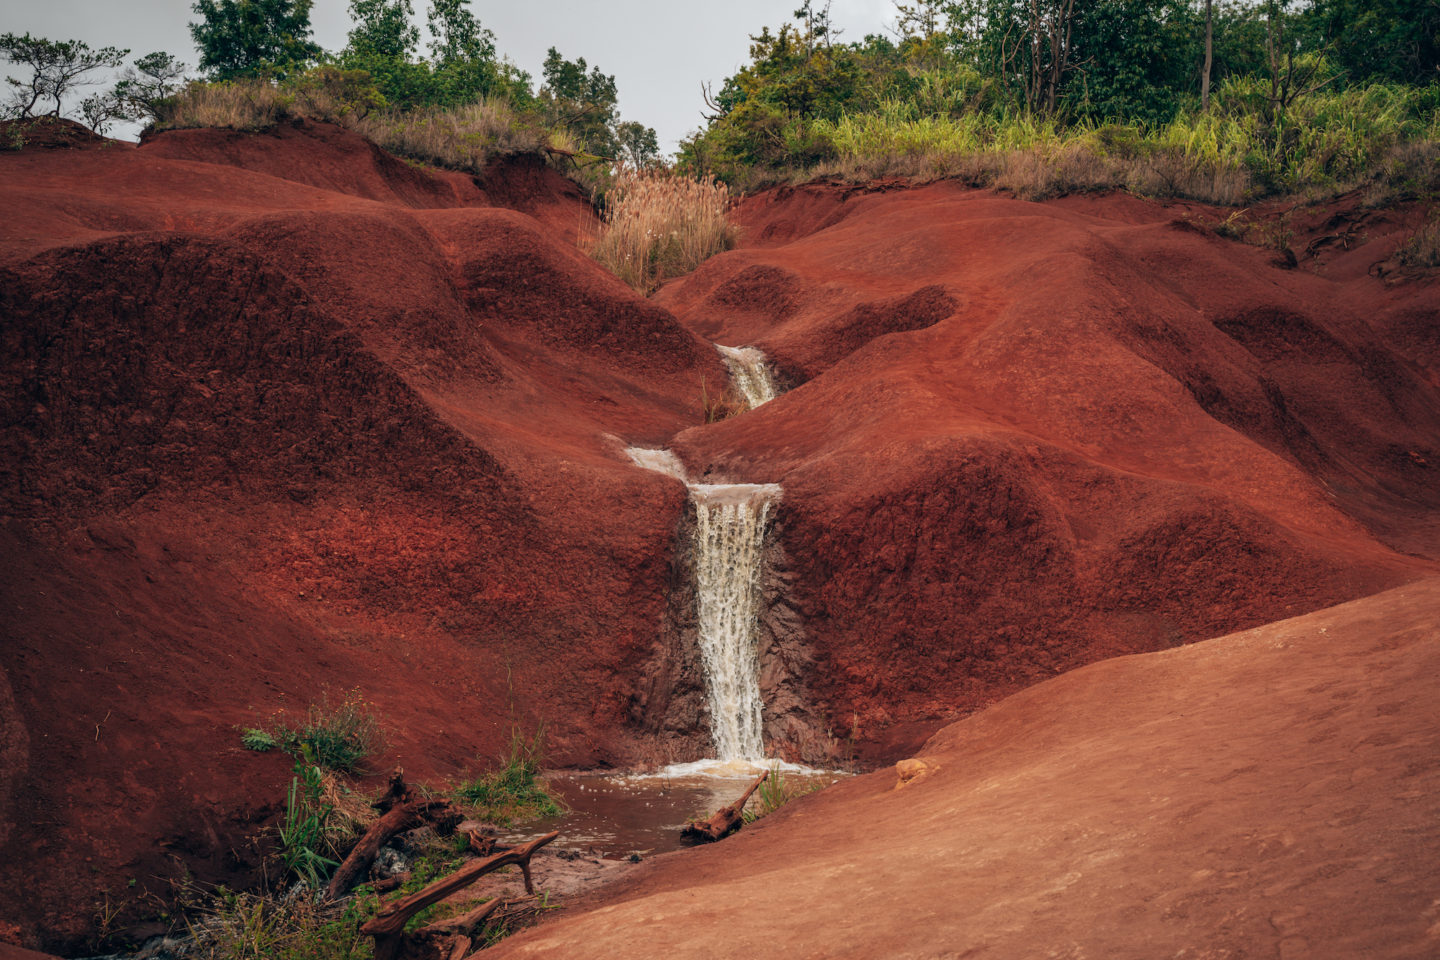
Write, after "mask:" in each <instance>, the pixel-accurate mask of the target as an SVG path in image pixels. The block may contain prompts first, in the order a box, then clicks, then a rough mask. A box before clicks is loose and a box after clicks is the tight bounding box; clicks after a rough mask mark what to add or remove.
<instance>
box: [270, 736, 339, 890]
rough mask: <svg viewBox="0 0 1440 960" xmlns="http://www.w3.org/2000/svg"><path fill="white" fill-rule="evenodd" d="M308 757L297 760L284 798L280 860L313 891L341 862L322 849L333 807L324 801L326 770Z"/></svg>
mask: <svg viewBox="0 0 1440 960" xmlns="http://www.w3.org/2000/svg"><path fill="white" fill-rule="evenodd" d="M306 753H307V756H305V757H302V758H301V759H299V760H297V761H295V775H294V776H293V777H291V779H290V792H289V794H288V795H287V797H286V801H285V820H284V821H283V822H282V823H281V824H280V862H281V863H282V864H283V865H284V867H285V872H286V874H288V875H291V876H294V877H296V878H297V879H299V880H303V881H304V882H305V883H306V884H307V885H308V886H309V887H310V888H311V889H312V890H318V889H320V887H321V885H322V884H323V883H324V881H325V878H326V877H328V876H329V874H330V871H331V870H333V869H334V868H335V867H338V866H339V865H340V862H339V861H338V860H332V859H330V858H329V857H327V856H326V855H325V853H324V852H323V851H324V850H325V849H326V848H327V847H328V844H327V843H326V827H327V825H328V824H329V821H330V813H331V811H332V810H333V809H334V808H333V807H331V806H330V805H329V804H327V803H325V802H324V799H323V796H324V790H325V788H324V773H323V771H321V769H320V768H319V767H317V766H315V764H314V763H313V762H312V761H311V760H310V758H309V756H308V749H307V750H306Z"/></svg>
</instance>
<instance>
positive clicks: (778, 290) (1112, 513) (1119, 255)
mask: <svg viewBox="0 0 1440 960" xmlns="http://www.w3.org/2000/svg"><path fill="white" fill-rule="evenodd" d="M1203 213H1205V211H1198V212H1196V214H1193V215H1192V214H1190V212H1189V211H1187V210H1186V209H1184V208H1178V207H1167V206H1163V205H1160V204H1155V203H1148V202H1143V201H1140V200H1136V199H1133V198H1128V197H1121V196H1114V197H1107V198H1103V199H1099V200H1096V199H1084V198H1077V199H1072V200H1068V201H1062V202H1055V203H1047V204H1035V203H1025V202H1020V201H1017V200H1013V199H1007V198H1004V197H1000V196H996V195H994V194H991V193H987V192H983V191H976V190H969V189H965V188H962V187H959V186H956V185H953V184H936V185H932V186H928V187H924V188H921V189H911V190H903V191H892V190H876V191H869V192H866V191H857V190H854V189H853V188H842V187H839V186H833V185H825V184H819V185H814V186H810V187H803V188H798V189H790V188H786V189H783V190H778V191H774V192H772V193H769V194H765V195H762V196H759V197H756V198H753V199H751V200H749V201H747V202H746V203H745V204H744V205H742V207H741V209H740V211H739V216H740V217H741V219H742V220H743V221H744V223H745V224H746V225H747V227H748V237H749V240H750V242H749V243H747V244H746V246H745V247H744V248H743V249H741V250H738V251H735V252H732V253H728V254H725V255H722V256H719V257H715V258H713V259H711V260H710V261H708V262H707V263H705V264H704V265H702V267H701V268H700V269H699V270H698V271H696V273H695V274H693V275H692V276H690V277H687V278H684V279H683V280H679V281H676V282H675V283H673V284H671V285H669V286H667V287H666V288H665V289H664V290H663V291H662V292H661V294H660V295H659V296H658V297H657V300H658V302H660V303H662V304H664V305H666V306H668V307H670V308H671V309H672V310H673V311H674V312H675V313H676V315H677V316H679V317H680V318H681V319H682V320H683V321H684V322H685V323H686V324H687V325H688V326H690V327H691V328H692V329H695V330H696V331H698V332H699V333H701V334H703V335H704V336H707V337H710V338H713V339H715V340H716V341H718V342H720V343H725V344H728V345H748V344H755V345H758V346H760V347H761V348H763V349H764V350H765V351H766V352H767V353H768V354H769V355H770V357H771V358H772V359H773V361H774V363H775V365H776V366H777V368H778V369H779V371H780V372H781V374H782V377H784V378H788V379H789V381H790V383H791V384H792V385H793V386H794V389H793V390H792V391H791V392H789V393H786V394H784V395H783V396H781V397H780V398H779V399H778V400H776V401H775V402H773V403H770V404H767V405H765V406H763V407H761V408H759V409H758V410H755V411H752V412H750V413H747V414H745V415H743V416H741V417H737V418H734V419H732V420H729V421H726V422H723V423H721V424H719V425H716V426H713V427H703V428H692V429H691V430H689V431H687V432H686V433H684V434H682V435H681V437H680V438H678V440H677V442H676V446H677V448H678V449H679V451H680V452H681V453H682V455H683V456H684V458H685V460H686V461H687V462H688V463H689V464H690V465H691V467H692V469H693V471H694V472H695V473H704V474H706V475H708V476H712V477H714V476H723V477H727V478H731V479H737V480H739V479H743V480H749V481H756V482H778V483H782V484H783V485H784V487H785V491H786V495H785V500H784V503H783V504H782V506H781V508H780V511H779V514H778V521H777V522H778V523H779V524H780V526H781V534H780V539H781V540H782V541H783V543H784V545H785V550H786V553H787V555H788V558H789V559H790V561H791V563H792V565H793V568H794V569H793V570H792V571H791V573H792V576H793V586H792V588H791V589H792V594H793V596H794V599H795V602H796V604H797V606H798V608H799V609H800V611H801V612H802V614H803V619H804V629H805V631H806V632H807V634H808V636H809V637H811V638H813V641H814V644H813V645H814V649H815V651H816V656H817V658H818V666H817V668H816V669H815V671H814V674H813V676H814V683H815V686H814V688H813V691H812V692H813V694H814V695H815V696H817V697H818V698H819V699H820V701H821V702H822V703H825V704H826V705H827V706H829V708H830V715H831V717H832V718H833V719H834V720H836V721H839V722H837V723H836V728H837V729H839V730H841V731H843V730H845V729H846V728H847V727H848V726H849V725H850V723H851V722H854V721H852V720H851V718H852V717H854V718H856V719H857V720H858V723H859V726H860V727H861V729H862V730H874V729H876V728H884V727H887V726H891V725H894V724H906V723H918V724H921V727H920V729H924V727H923V724H924V723H925V722H926V721H929V722H932V723H933V722H934V721H936V720H938V719H940V718H943V717H946V716H955V715H956V710H957V708H958V709H962V710H963V709H966V708H973V707H974V706H978V705H981V704H984V703H986V702H988V701H990V700H992V699H994V697H996V696H997V695H998V694H1000V693H1003V692H1006V691H1010V690H1014V689H1018V688H1019V687H1021V686H1024V685H1025V684H1027V683H1031V682H1034V681H1035V680H1038V679H1042V678H1044V677H1046V676H1049V675H1051V674H1054V673H1056V672H1059V671H1061V670H1065V669H1068V668H1070V667H1073V666H1075V665H1077V664H1079V663H1083V662H1087V661H1090V660H1093V659H1097V658H1099V657H1102V656H1109V655H1114V654H1119V653H1126V652H1132V651H1139V650H1153V649H1156V648H1162V647H1166V646H1172V645H1175V644H1179V643H1183V642H1187V641H1193V640H1197V639H1201V638H1204V637H1208V636H1214V635H1216V634H1219V633H1224V632H1227V631H1231V630H1235V629H1239V628H1243V627H1248V626H1253V625H1256V624H1260V623H1265V622H1268V621H1271V620H1275V619H1278V618H1280V617H1284V616H1286V615H1289V614H1293V613H1297V612H1300V611H1303V610H1307V609H1314V608H1317V607H1321V606H1325V605H1328V604H1332V603H1336V602H1339V601H1342V600H1346V599H1350V598H1354V597H1358V596H1363V595H1365V594H1368V593H1372V592H1374V591H1376V590H1379V589H1382V588H1384V587H1386V586H1389V585H1393V584H1396V583H1400V582H1404V581H1405V580H1408V579H1411V578H1413V577H1414V576H1416V575H1418V574H1419V573H1420V572H1422V571H1424V570H1427V569H1429V570H1433V569H1435V567H1434V561H1435V560H1436V559H1437V558H1440V551H1437V548H1436V544H1437V543H1440V513H1437V509H1440V474H1437V471H1440V446H1437V442H1440V441H1437V438H1440V390H1437V386H1440V366H1436V355H1435V353H1434V350H1433V346H1432V347H1431V348H1430V349H1429V350H1428V351H1427V350H1425V349H1422V348H1420V342H1421V341H1422V340H1424V338H1425V337H1428V338H1429V339H1430V340H1431V341H1433V339H1434V337H1435V331H1436V329H1437V326H1436V315H1437V314H1436V307H1437V300H1440V297H1437V293H1436V288H1435V286H1434V284H1433V282H1421V283H1408V284H1397V285H1393V286H1386V285H1384V284H1382V283H1381V282H1379V281H1377V280H1375V279H1373V278H1371V277H1369V276H1367V275H1365V274H1364V273H1360V274H1359V275H1358V276H1357V275H1355V271H1353V269H1350V267H1349V265H1348V262H1347V261H1332V262H1326V263H1321V262H1319V261H1315V260H1306V261H1305V263H1304V264H1302V266H1301V268H1300V269H1296V270H1291V269H1284V268H1283V267H1282V266H1279V265H1277V264H1276V262H1275V260H1276V258H1275V256H1274V254H1273V253H1272V252H1270V251H1265V250H1261V249H1258V248H1255V247H1250V246H1245V245H1242V244H1239V243H1235V242H1232V241H1227V240H1222V239H1220V238H1218V237H1215V236H1213V235H1210V234H1209V233H1207V232H1206V231H1204V230H1203V229H1199V228H1197V227H1196V226H1195V225H1194V224H1195V222H1196V221H1197V220H1199V219H1201V215H1203ZM1374 220H1375V222H1374V223H1373V224H1371V225H1370V227H1371V230H1372V231H1373V236H1374V237H1375V240H1374V241H1373V244H1372V245H1371V247H1370V249H1369V250H1368V251H1366V252H1365V253H1364V254H1362V255H1363V256H1366V257H1369V258H1370V259H1372V260H1373V259H1376V258H1383V257H1385V256H1387V255H1388V253H1389V251H1390V250H1393V248H1394V245H1395V243H1396V242H1398V240H1399V239H1400V238H1403V237H1404V236H1405V233H1404V231H1403V226H1404V224H1395V223H1391V224H1390V225H1389V229H1388V230H1387V229H1386V221H1387V217H1386V215H1383V214H1377V215H1374ZM1351 258H1352V259H1353V256H1352V257H1351ZM1420 329H1424V330H1427V331H1428V333H1425V334H1422V335H1417V333H1416V331H1418V330H1420ZM1396 330H1405V331H1408V332H1409V335H1408V336H1407V337H1405V338H1403V339H1402V338H1395V339H1393V340H1392V338H1391V334H1392V332H1393V331H1396ZM1397 341H1398V342H1397ZM892 729H893V728H892ZM902 729H903V728H902ZM932 729H933V727H932ZM912 745H913V741H912Z"/></svg>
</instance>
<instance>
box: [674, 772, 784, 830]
mask: <svg viewBox="0 0 1440 960" xmlns="http://www.w3.org/2000/svg"><path fill="white" fill-rule="evenodd" d="M768 776H770V771H769V770H766V771H765V772H764V773H762V774H760V776H758V777H756V778H755V782H754V783H752V784H750V788H749V789H748V790H746V791H745V792H744V793H743V794H742V795H741V796H740V799H739V800H736V801H735V802H734V803H732V804H730V806H728V807H722V808H721V809H719V810H717V811H715V815H714V816H712V817H711V818H710V819H709V820H691V821H690V822H689V823H687V824H685V826H684V828H683V829H681V831H680V838H681V839H682V840H688V841H690V842H691V843H714V842H715V841H716V840H720V839H722V838H724V837H728V836H729V835H730V834H732V833H734V832H735V831H736V830H739V829H740V825H741V824H742V823H744V822H745V814H744V812H743V811H744V810H745V801H746V800H749V799H750V794H752V793H754V792H755V791H756V790H759V789H760V784H762V783H764V782H765V778H766V777H768Z"/></svg>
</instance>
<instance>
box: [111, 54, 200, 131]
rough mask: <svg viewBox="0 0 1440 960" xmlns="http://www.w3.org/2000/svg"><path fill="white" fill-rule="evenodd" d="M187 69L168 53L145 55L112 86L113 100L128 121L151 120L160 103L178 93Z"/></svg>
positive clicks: (127, 68)
mask: <svg viewBox="0 0 1440 960" xmlns="http://www.w3.org/2000/svg"><path fill="white" fill-rule="evenodd" d="M187 69H188V68H187V67H186V66H185V64H183V63H181V62H180V61H179V59H177V58H176V57H174V56H171V55H170V54H168V53H165V52H163V51H156V52H155V53H147V54H146V55H145V56H143V57H140V58H139V59H138V60H136V61H135V63H134V65H133V66H129V67H126V68H125V73H124V75H123V76H122V77H121V78H120V82H119V83H117V84H116V85H115V98H116V99H117V100H119V101H120V102H121V103H123V104H124V105H125V112H126V114H127V115H128V116H129V117H130V118H131V119H134V120H144V119H149V118H153V117H154V116H155V111H156V107H157V105H158V104H159V103H160V101H161V100H164V99H166V98H167V97H172V96H174V95H175V94H176V93H177V92H178V91H179V90H180V87H181V85H182V82H183V81H184V79H185V71H186V70H187Z"/></svg>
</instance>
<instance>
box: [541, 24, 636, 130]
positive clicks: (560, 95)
mask: <svg viewBox="0 0 1440 960" xmlns="http://www.w3.org/2000/svg"><path fill="white" fill-rule="evenodd" d="M542 72H543V76H544V78H545V85H544V86H543V87H541V89H540V100H541V103H543V104H544V105H545V106H546V108H547V111H546V112H547V113H548V114H549V117H548V119H549V120H550V122H551V123H556V124H559V125H561V126H564V127H565V128H566V129H567V130H569V131H570V133H571V134H572V135H574V137H575V139H576V140H577V141H579V143H580V145H581V148H582V149H583V150H585V152H587V153H592V154H595V155H596V156H601V157H614V156H615V155H616V154H617V153H618V152H619V143H618V142H617V141H616V139H615V130H614V124H615V119H616V117H615V106H616V103H617V102H618V100H619V94H618V92H617V90H616V87H615V78H614V77H613V76H610V75H607V74H605V73H602V72H601V71H600V68H599V67H593V68H592V67H591V66H590V65H589V64H587V63H586V62H585V58H584V57H577V58H576V59H574V60H566V59H565V58H564V57H562V56H561V55H560V51H558V50H556V49H555V48H554V47H551V48H550V50H549V52H548V53H547V54H546V55H545V63H544V66H543V68H542Z"/></svg>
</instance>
